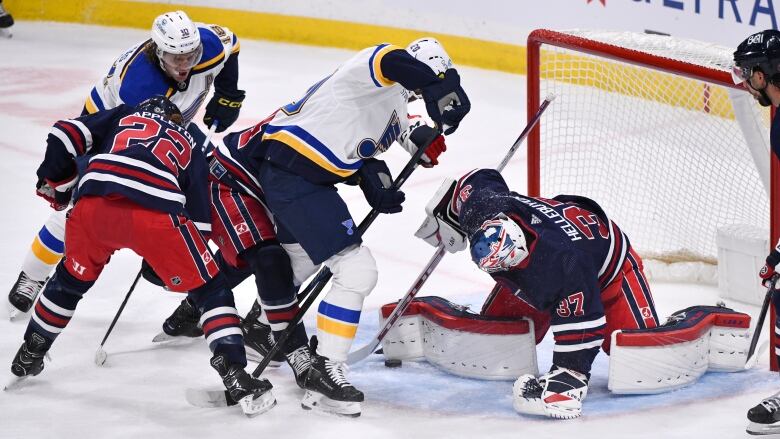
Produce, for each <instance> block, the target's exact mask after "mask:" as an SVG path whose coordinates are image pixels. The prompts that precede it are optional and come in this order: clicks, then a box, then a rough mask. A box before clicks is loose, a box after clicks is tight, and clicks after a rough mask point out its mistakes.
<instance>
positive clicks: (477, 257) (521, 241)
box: [469, 213, 528, 273]
mask: <svg viewBox="0 0 780 439" xmlns="http://www.w3.org/2000/svg"><path fill="white" fill-rule="evenodd" d="M469 241H470V242H471V260H472V261H474V263H475V264H477V266H479V268H480V269H481V270H482V271H486V272H488V273H493V272H496V271H504V270H509V269H510V268H512V267H515V266H517V265H518V264H520V263H521V262H523V260H525V259H526V258H527V257H528V244H527V243H526V240H525V234H524V233H523V229H521V228H520V226H518V225H517V223H516V222H514V221H512V220H511V219H509V218H508V217H507V216H506V215H504V214H503V213H502V214H499V215H498V216H497V217H495V218H493V219H490V220H487V221H485V222H484V223H482V226H480V228H479V229H478V230H477V231H476V232H474V234H473V235H471V239H469Z"/></svg>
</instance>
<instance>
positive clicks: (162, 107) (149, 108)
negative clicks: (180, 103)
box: [135, 95, 183, 125]
mask: <svg viewBox="0 0 780 439" xmlns="http://www.w3.org/2000/svg"><path fill="white" fill-rule="evenodd" d="M135 110H136V111H146V112H149V113H154V114H159V115H161V116H165V118H166V119H168V120H169V121H171V122H173V123H175V124H176V125H182V123H183V118H182V115H181V111H180V110H179V107H177V106H176V104H174V103H173V102H171V101H170V99H168V98H166V97H165V96H162V95H157V96H152V97H150V98H149V99H147V100H145V101H143V102H141V103H140V104H138V105H136V107H135Z"/></svg>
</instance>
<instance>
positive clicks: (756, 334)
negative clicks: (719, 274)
mask: <svg viewBox="0 0 780 439" xmlns="http://www.w3.org/2000/svg"><path fill="white" fill-rule="evenodd" d="M775 282H777V275H775V277H772V279H771V280H770V281H769V286H768V287H767V289H766V295H765V296H764V303H763V304H761V312H760V313H759V314H758V322H757V323H756V329H754V330H753V338H752V339H751V340H750V348H749V349H748V353H747V359H746V360H745V369H752V368H753V366H755V365H756V363H757V362H758V357H759V355H760V354H761V352H763V351H764V350H766V348H767V347H768V346H769V344H768V342H765V344H766V346H764V345H761V349H759V350H758V351H756V346H757V345H758V340H759V339H760V338H761V332H762V331H763V330H764V320H765V319H766V315H767V312H769V302H771V300H772V294H774V292H775Z"/></svg>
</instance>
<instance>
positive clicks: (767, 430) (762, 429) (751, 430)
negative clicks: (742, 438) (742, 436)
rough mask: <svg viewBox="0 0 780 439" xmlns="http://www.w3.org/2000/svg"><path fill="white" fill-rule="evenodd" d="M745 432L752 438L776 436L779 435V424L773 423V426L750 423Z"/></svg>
mask: <svg viewBox="0 0 780 439" xmlns="http://www.w3.org/2000/svg"><path fill="white" fill-rule="evenodd" d="M745 431H746V432H747V433H748V434H752V435H754V436H763V435H766V434H778V433H780V422H775V423H773V424H759V423H756V422H751V423H749V424H748V426H747V428H746V429H745Z"/></svg>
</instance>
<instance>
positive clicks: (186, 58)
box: [152, 11, 203, 82]
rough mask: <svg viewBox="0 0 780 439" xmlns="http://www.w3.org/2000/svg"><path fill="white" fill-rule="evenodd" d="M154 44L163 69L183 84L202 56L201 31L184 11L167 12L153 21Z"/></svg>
mask: <svg viewBox="0 0 780 439" xmlns="http://www.w3.org/2000/svg"><path fill="white" fill-rule="evenodd" d="M152 41H154V44H155V46H156V49H155V54H156V55H157V58H158V59H159V61H160V68H161V69H163V70H164V71H165V73H167V74H168V75H169V76H170V77H171V78H173V79H175V80H176V81H178V82H183V81H185V80H186V79H187V76H189V74H190V70H192V68H193V67H195V65H196V64H198V61H200V57H201V55H202V54H203V45H202V44H201V42H200V32H198V27H197V26H195V23H193V22H192V20H190V17H188V16H187V14H185V13H184V11H175V12H166V13H165V14H162V15H160V16H159V17H157V18H155V19H154V23H153V24H152Z"/></svg>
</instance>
